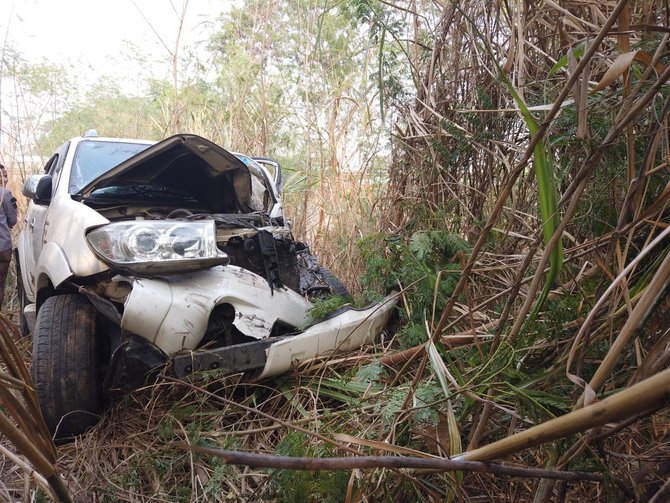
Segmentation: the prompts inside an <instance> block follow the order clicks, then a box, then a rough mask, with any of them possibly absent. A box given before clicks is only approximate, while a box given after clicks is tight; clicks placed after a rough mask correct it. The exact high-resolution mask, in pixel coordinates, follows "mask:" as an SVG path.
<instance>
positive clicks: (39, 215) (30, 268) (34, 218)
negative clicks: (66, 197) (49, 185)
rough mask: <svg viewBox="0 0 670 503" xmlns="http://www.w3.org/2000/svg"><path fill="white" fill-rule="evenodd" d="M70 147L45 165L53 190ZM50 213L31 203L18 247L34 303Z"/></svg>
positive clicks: (29, 296)
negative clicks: (40, 259)
mask: <svg viewBox="0 0 670 503" xmlns="http://www.w3.org/2000/svg"><path fill="white" fill-rule="evenodd" d="M68 147H69V142H68V143H65V144H63V145H62V146H61V147H60V148H59V149H58V150H57V151H56V153H55V154H54V155H53V156H51V157H50V158H49V160H48V161H47V163H46V164H45V165H44V172H45V173H46V174H48V175H51V176H52V178H53V190H55V188H56V184H57V183H58V179H59V177H60V171H61V170H62V168H63V163H64V161H65V155H66V154H67V149H68ZM52 193H53V191H52ZM48 213H49V204H48V203H47V204H38V203H36V202H35V201H30V203H29V204H28V209H27V211H26V216H25V219H24V226H23V230H22V232H21V235H20V237H19V243H18V246H17V247H18V255H19V261H20V269H21V274H22V276H23V277H22V280H23V285H24V289H25V293H26V296H27V297H28V298H29V299H30V300H32V301H34V300H35V270H36V266H37V260H38V259H39V256H40V253H41V252H42V247H43V246H44V234H45V232H46V222H47V215H48Z"/></svg>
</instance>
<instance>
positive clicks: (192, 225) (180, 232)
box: [86, 220, 229, 273]
mask: <svg viewBox="0 0 670 503" xmlns="http://www.w3.org/2000/svg"><path fill="white" fill-rule="evenodd" d="M86 239H87V240H88V242H89V244H90V245H91V248H93V251H94V252H95V254H96V255H97V256H98V257H100V259H101V260H102V261H104V262H106V263H108V264H110V265H112V266H116V267H118V268H121V269H127V270H130V271H133V272H136V273H170V272H172V273H176V272H185V271H188V270H194V269H203V268H205V267H211V266H213V265H217V264H226V263H228V261H229V258H228V255H226V254H225V253H223V252H221V251H219V249H218V248H217V247H216V227H215V224H214V222H213V221H211V220H210V221H202V222H174V221H173V222H158V221H153V220H149V221H146V220H135V221H132V222H115V223H111V224H107V225H103V226H102V227H98V228H96V229H93V230H91V231H90V232H89V233H88V234H87V236H86Z"/></svg>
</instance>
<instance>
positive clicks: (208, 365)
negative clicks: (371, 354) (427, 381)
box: [172, 294, 397, 379]
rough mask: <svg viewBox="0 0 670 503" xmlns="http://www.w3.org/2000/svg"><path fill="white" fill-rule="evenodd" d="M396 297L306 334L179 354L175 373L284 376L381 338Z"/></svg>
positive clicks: (346, 313)
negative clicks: (252, 372)
mask: <svg viewBox="0 0 670 503" xmlns="http://www.w3.org/2000/svg"><path fill="white" fill-rule="evenodd" d="M396 302H397V294H391V295H389V296H387V297H386V298H385V299H384V300H382V301H381V302H379V303H377V304H375V305H373V306H371V307H368V308H366V309H353V308H346V309H345V310H343V311H342V312H340V313H338V314H336V315H334V316H332V317H331V318H329V319H327V320H325V321H322V322H320V323H317V324H315V325H312V326H310V327H309V328H307V329H306V330H305V331H304V332H303V333H301V334H297V335H291V336H285V337H277V338H270V339H265V340H261V341H257V342H250V343H246V344H237V345H234V346H227V347H223V348H217V349H212V350H206V349H200V350H196V351H192V352H189V353H187V354H181V355H177V356H175V357H174V358H173V360H172V371H173V373H174V374H175V375H176V376H178V377H185V376H186V375H188V374H191V373H193V372H197V371H206V370H224V371H229V372H242V371H245V370H251V369H262V371H261V373H260V374H259V376H258V379H263V378H266V377H272V376H276V375H279V374H282V373H284V372H286V371H288V370H290V369H291V367H294V366H295V365H298V364H300V363H302V362H305V361H307V360H310V359H312V358H316V357H327V356H330V355H331V354H334V353H340V352H347V351H352V350H354V349H356V348H358V347H360V346H362V345H363V344H365V343H368V342H371V341H372V340H374V338H375V337H376V336H377V335H379V333H380V332H381V331H382V329H383V328H384V326H385V325H386V323H387V322H388V321H389V318H390V317H391V314H392V312H393V308H394V307H395V304H396Z"/></svg>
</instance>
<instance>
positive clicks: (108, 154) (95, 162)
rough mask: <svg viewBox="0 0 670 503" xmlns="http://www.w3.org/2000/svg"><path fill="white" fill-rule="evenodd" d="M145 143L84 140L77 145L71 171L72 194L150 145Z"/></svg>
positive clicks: (70, 188)
mask: <svg viewBox="0 0 670 503" xmlns="http://www.w3.org/2000/svg"><path fill="white" fill-rule="evenodd" d="M150 146H151V145H147V144H145V143H129V142H108V141H104V142H103V141H84V142H81V143H80V144H79V145H78V146H77V151H76V152H75V154H74V160H73V162H72V171H71V172H70V187H69V192H70V194H75V193H77V192H79V191H80V190H81V189H83V188H84V187H86V186H87V185H88V184H89V183H91V182H92V181H93V180H95V179H96V178H98V177H99V176H101V175H103V174H105V173H106V172H107V171H109V170H110V169H112V168H113V167H114V166H118V165H119V164H121V163H122V162H123V161H125V160H126V159H129V158H131V157H132V156H134V155H135V154H139V153H140V152H142V150H144V149H146V148H148V147H150Z"/></svg>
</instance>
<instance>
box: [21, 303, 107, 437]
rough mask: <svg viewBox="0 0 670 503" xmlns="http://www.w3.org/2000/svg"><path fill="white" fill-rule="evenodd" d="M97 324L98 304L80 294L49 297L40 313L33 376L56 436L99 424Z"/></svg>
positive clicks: (49, 426)
mask: <svg viewBox="0 0 670 503" xmlns="http://www.w3.org/2000/svg"><path fill="white" fill-rule="evenodd" d="M96 328H97V327H96V312H95V308H94V307H93V306H92V305H91V303H90V302H89V301H88V300H87V299H86V298H85V297H84V296H83V295H80V294H66V295H56V296H54V297H49V298H48V299H47V300H46V301H44V304H42V306H41V308H40V310H39V312H38V313H37V319H36V321H35V330H34V334H33V365H32V376H33V382H34V384H35V391H36V393H37V399H38V401H39V404H40V407H41V409H42V415H43V416H44V420H45V422H46V424H47V426H48V428H49V431H51V432H52V434H54V437H55V438H57V439H64V438H69V437H73V436H75V435H79V434H80V433H83V432H84V431H86V430H87V429H88V428H90V427H91V426H93V425H95V424H96V423H97V422H98V419H99V418H98V412H99V410H100V387H99V377H98V362H97V354H98V338H97V335H96Z"/></svg>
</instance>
